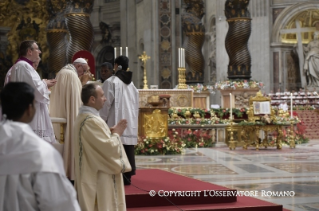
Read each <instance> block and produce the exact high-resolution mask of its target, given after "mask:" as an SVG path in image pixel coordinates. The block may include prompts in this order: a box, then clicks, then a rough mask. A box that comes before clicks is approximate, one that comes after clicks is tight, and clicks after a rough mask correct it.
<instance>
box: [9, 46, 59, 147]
mask: <svg viewBox="0 0 319 211" xmlns="http://www.w3.org/2000/svg"><path fill="white" fill-rule="evenodd" d="M40 53H41V51H40V50H39V47H38V45H37V44H36V42H35V41H23V42H22V43H21V45H20V51H19V59H18V61H17V62H16V63H15V64H14V65H13V66H12V67H11V69H10V70H9V71H8V73H7V76H6V80H5V85H6V84H7V83H8V82H14V81H23V82H26V83H28V84H29V85H30V86H32V87H33V88H34V90H35V92H34V95H35V108H36V113H35V116H34V118H33V120H32V121H31V122H30V123H29V125H30V127H31V128H32V130H33V131H34V132H35V133H36V134H37V135H38V136H39V137H40V138H42V139H44V140H45V141H47V142H50V143H55V142H56V141H55V136H54V132H53V126H52V122H51V119H50V116H49V110H48V105H49V103H50V99H49V89H48V88H50V87H52V86H54V85H55V83H56V80H55V79H53V80H45V79H44V80H41V78H40V76H39V74H38V72H37V71H36V70H35V69H34V68H33V66H32V65H33V62H35V61H38V60H40V57H39V55H40Z"/></svg>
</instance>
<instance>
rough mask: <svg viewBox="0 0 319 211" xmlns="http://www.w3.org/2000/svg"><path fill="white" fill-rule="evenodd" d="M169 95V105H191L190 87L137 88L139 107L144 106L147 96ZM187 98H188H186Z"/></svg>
mask: <svg viewBox="0 0 319 211" xmlns="http://www.w3.org/2000/svg"><path fill="white" fill-rule="evenodd" d="M163 94H167V95H170V96H171V97H170V105H171V107H175V108H177V107H184V108H185V107H188V108H192V107H193V100H192V99H193V90H190V89H174V90H173V89H170V90H165V89H162V90H160V91H159V90H154V89H147V90H146V89H141V90H139V107H140V108H141V107H145V105H146V104H147V99H148V97H149V96H155V95H159V96H160V95H163ZM188 99H189V100H188Z"/></svg>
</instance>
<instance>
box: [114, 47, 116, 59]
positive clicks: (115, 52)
mask: <svg viewBox="0 0 319 211" xmlns="http://www.w3.org/2000/svg"><path fill="white" fill-rule="evenodd" d="M114 59H116V48H114Z"/></svg>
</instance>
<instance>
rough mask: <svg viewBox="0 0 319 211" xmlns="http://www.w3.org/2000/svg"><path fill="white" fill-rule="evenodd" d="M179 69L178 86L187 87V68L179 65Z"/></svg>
mask: <svg viewBox="0 0 319 211" xmlns="http://www.w3.org/2000/svg"><path fill="white" fill-rule="evenodd" d="M177 70H178V88H179V89H187V85H186V78H185V72H186V68H184V67H179V68H177Z"/></svg>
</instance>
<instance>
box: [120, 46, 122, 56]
mask: <svg viewBox="0 0 319 211" xmlns="http://www.w3.org/2000/svg"><path fill="white" fill-rule="evenodd" d="M120 56H122V47H120Z"/></svg>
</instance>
